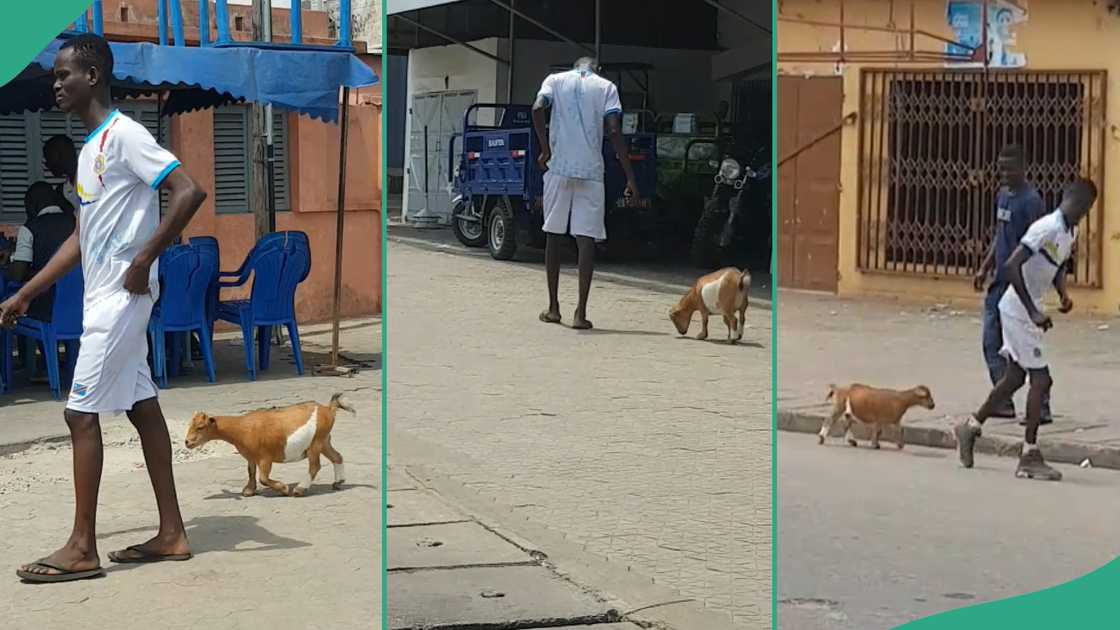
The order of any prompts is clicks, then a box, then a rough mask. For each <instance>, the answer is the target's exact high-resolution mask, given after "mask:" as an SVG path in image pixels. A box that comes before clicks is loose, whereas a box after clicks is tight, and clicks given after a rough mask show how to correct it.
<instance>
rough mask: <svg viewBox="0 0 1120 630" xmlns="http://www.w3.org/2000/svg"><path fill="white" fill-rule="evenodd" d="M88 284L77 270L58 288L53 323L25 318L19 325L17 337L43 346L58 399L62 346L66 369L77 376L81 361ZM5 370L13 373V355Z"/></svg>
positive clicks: (53, 392)
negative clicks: (79, 346)
mask: <svg viewBox="0 0 1120 630" xmlns="http://www.w3.org/2000/svg"><path fill="white" fill-rule="evenodd" d="M84 290H85V281H84V279H83V277H82V268H81V267H77V268H75V269H74V270H73V271H71V272H70V273H68V274H66V275H65V276H63V277H62V279H61V280H59V281H58V284H56V285H55V286H54V308H53V310H52V311H51V321H50V323H47V322H41V321H39V320H37V319H32V318H30V317H25V318H23V319H21V320H19V322H18V323H17V324H16V328H15V331H14V332H15V334H16V335H17V336H20V337H25V338H28V339H34V340H36V341H38V342H39V343H41V344H43V356H44V358H45V359H46V362H47V380H48V381H49V382H50V386H51V393H52V394H54V399H55V400H61V399H62V377H61V373H60V372H59V366H58V344H59V343H62V344H64V345H65V346H66V369H67V372H69V373H73V370H74V363H75V362H76V361H77V359H78V340H79V339H81V337H82V293H83V291H84ZM4 363H5V366H4V367H5V370H6V371H7V373H8V374H11V373H12V355H11V353H10V352H5V353H4Z"/></svg>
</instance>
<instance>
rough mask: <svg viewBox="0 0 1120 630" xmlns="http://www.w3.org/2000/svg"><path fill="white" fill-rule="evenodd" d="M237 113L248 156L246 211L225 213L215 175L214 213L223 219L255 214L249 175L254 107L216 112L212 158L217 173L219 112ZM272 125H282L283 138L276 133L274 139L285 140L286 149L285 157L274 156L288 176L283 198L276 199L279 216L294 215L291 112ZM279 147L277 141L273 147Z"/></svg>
mask: <svg viewBox="0 0 1120 630" xmlns="http://www.w3.org/2000/svg"><path fill="white" fill-rule="evenodd" d="M234 111H236V112H237V113H239V114H240V116H241V138H242V143H243V146H244V148H245V156H244V158H243V159H242V160H241V168H242V173H243V177H242V181H243V182H244V186H245V205H244V207H242V208H241V209H239V210H234V209H223V208H222V207H221V206H220V205H219V194H220V192H219V191H218V189H217V172H216V171H215V174H214V179H215V187H214V213H215V214H217V215H219V216H224V215H237V214H249V213H251V212H252V209H251V208H250V207H249V196H250V193H249V171H250V167H251V164H250V162H251V161H252V159H253V158H252V138H251V137H250V124H249V113H250V106H249V105H246V104H243V103H238V104H233V105H223V106H221V107H217V108H215V109H214V114H215V118H214V120H213V121H212V122H211V125H210V133H211V139H212V142H211V145H212V156H213V159H214V168H215V169H216V168H217V166H218V155H217V148H218V147H217V142H216V138H217V134H216V129H215V127H214V125H215V124H216V122H217V118H216V115H217V114H218V113H219V112H221V113H231V112H234ZM272 122H273V126H274V127H275V126H276V125H280V129H279V130H276V131H278V132H279V134H282V135H277V133H276V132H275V131H274V133H273V138H274V139H275V138H277V137H280V138H282V140H281V142H282V143H283V149H284V150H283V154H280V153H279V152H278V153H276V154H275V155H274V156H273V158H274V159H275V161H276V162H275V164H280V163H282V164H283V168H284V176H285V178H286V181H285V186H284V195H283V198H280V197H277V199H276V212H291V211H292V168H291V166H292V162H291V156H292V144H291V137H292V136H291V124H290V122H289V120H288V113H287V112H278V113H277V115H276V116H274V117H273V119H272ZM276 144H277V143H276V142H275V140H274V141H273V145H274V146H275V145H276ZM275 164H274V168H275ZM274 172H275V171H274ZM277 181H279V180H277Z"/></svg>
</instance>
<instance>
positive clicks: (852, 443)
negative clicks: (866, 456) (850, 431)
mask: <svg viewBox="0 0 1120 630" xmlns="http://www.w3.org/2000/svg"><path fill="white" fill-rule="evenodd" d="M848 446H859V442H857V441H855V440H848Z"/></svg>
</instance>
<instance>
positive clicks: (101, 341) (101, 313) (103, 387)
mask: <svg viewBox="0 0 1120 630" xmlns="http://www.w3.org/2000/svg"><path fill="white" fill-rule="evenodd" d="M153 305H154V298H153V297H152V296H151V295H132V294H131V293H129V292H127V291H123V290H122V291H120V292H118V293H114V294H112V295H109V296H106V297H104V298H102V299H100V300H98V301H97V302H94V303H93V304H90V305H88V306H87V307H86V309H85V312H84V314H83V319H82V326H83V329H82V339H81V344H82V345H81V348H80V349H79V350H78V362H77V365H76V366H75V367H74V384H73V386H72V387H71V388H70V400H69V401H68V402H67V403H66V408H67V409H70V410H72V411H78V412H81V413H98V414H100V413H112V414H120V413H123V412H127V411H131V410H132V407H133V405H135V404H136V403H138V402H140V401H143V400H147V399H149V398H155V397H156V396H157V395H158V392H159V389H158V388H157V387H156V384H155V382H153V381H152V373H151V370H150V369H149V368H148V320H149V319H150V318H151V315H152V306H153Z"/></svg>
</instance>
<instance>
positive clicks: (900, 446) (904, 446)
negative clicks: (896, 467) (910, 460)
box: [898, 444, 906, 451]
mask: <svg viewBox="0 0 1120 630" xmlns="http://www.w3.org/2000/svg"><path fill="white" fill-rule="evenodd" d="M904 448H906V445H905V444H899V445H898V450H900V451H901V450H902V449H904Z"/></svg>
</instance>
